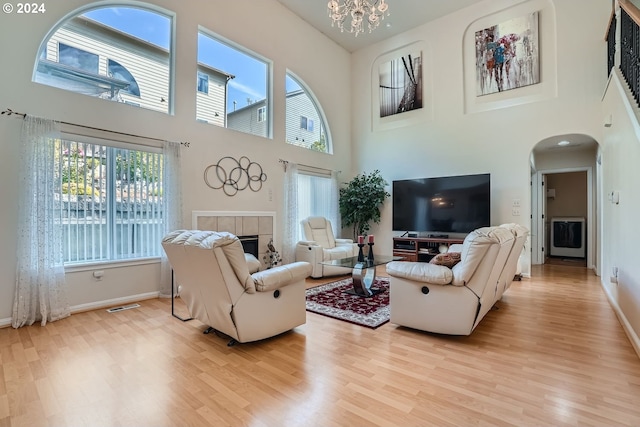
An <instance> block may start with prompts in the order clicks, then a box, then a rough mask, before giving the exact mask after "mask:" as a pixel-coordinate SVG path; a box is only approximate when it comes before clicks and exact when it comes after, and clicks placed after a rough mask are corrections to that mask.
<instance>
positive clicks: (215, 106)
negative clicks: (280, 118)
mask: <svg viewBox="0 0 640 427" xmlns="http://www.w3.org/2000/svg"><path fill="white" fill-rule="evenodd" d="M198 67H204V68H206V69H207V73H208V74H209V96H208V97H207V98H206V99H205V98H199V99H198V100H197V105H196V119H199V120H207V121H208V122H209V123H212V124H215V125H218V126H221V127H227V128H229V129H235V130H238V131H241V132H246V133H250V134H253V135H258V136H263V137H265V138H270V137H271V117H270V116H269V114H270V113H269V109H268V108H266V107H268V106H269V105H270V104H269V103H270V100H269V96H270V88H269V84H268V82H269V81H270V77H269V75H270V73H271V61H269V60H267V59H265V58H263V57H261V56H260V55H258V54H256V53H254V52H251V51H249V50H248V49H246V48H244V47H241V46H239V45H237V44H235V43H233V42H231V41H229V40H226V39H223V38H222V37H220V36H217V35H215V34H214V33H212V32H211V31H209V30H206V29H204V28H201V29H200V32H199V34H198ZM256 107H257V108H256ZM263 108H264V109H263ZM256 110H257V111H256ZM256 113H258V115H257V117H256V116H255V114H256Z"/></svg>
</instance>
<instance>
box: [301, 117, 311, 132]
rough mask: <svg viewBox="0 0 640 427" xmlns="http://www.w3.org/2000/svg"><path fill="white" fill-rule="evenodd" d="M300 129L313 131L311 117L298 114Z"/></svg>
mask: <svg viewBox="0 0 640 427" xmlns="http://www.w3.org/2000/svg"><path fill="white" fill-rule="evenodd" d="M300 129H304V130H306V131H309V132H313V119H310V118H308V117H305V116H300Z"/></svg>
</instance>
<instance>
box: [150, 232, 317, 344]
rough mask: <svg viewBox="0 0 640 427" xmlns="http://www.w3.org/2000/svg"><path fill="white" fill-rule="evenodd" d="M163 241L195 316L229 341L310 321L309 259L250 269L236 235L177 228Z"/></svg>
mask: <svg viewBox="0 0 640 427" xmlns="http://www.w3.org/2000/svg"><path fill="white" fill-rule="evenodd" d="M162 247H163V249H164V251H165V252H166V254H167V258H168V260H169V263H170V264H171V267H172V268H173V271H174V277H175V280H176V282H177V283H178V284H179V285H180V286H181V292H180V297H181V298H182V299H183V300H184V302H185V303H186V305H187V308H188V309H189V313H190V315H191V316H192V317H194V318H196V319H198V320H199V321H201V322H202V323H204V324H205V325H207V326H209V329H207V331H205V332H208V331H209V330H211V329H213V330H215V331H217V332H222V333H223V334H225V335H227V336H229V337H230V338H231V341H230V342H229V345H233V344H234V343H235V342H236V341H237V342H241V343H243V342H250V341H256V340H261V339H264V338H269V337H272V336H275V335H278V334H280V333H282V332H285V331H288V330H290V329H293V328H295V327H296V326H299V325H302V324H304V323H305V322H306V303H305V279H306V278H307V277H308V276H309V274H310V273H311V266H310V265H309V263H306V262H295V263H291V264H285V265H281V266H277V267H274V268H271V269H268V270H263V271H258V272H256V273H253V274H251V273H250V272H249V266H248V265H247V261H246V257H245V254H244V251H243V249H242V245H241V244H240V240H239V239H238V237H237V236H235V235H233V234H231V233H226V232H215V231H199V230H177V231H173V232H171V233H169V234H167V235H166V236H165V237H164V238H163V239H162Z"/></svg>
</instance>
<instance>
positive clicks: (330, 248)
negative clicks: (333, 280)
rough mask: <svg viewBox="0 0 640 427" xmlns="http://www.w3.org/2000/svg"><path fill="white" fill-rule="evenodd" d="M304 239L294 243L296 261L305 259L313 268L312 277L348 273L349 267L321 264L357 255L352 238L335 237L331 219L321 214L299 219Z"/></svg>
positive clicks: (349, 271)
mask: <svg viewBox="0 0 640 427" xmlns="http://www.w3.org/2000/svg"><path fill="white" fill-rule="evenodd" d="M301 225H302V230H303V233H304V238H305V240H301V241H299V242H298V244H297V245H296V252H295V256H296V261H306V262H308V263H310V264H311V266H312V268H313V270H312V271H311V277H313V278H314V279H317V278H320V277H324V276H335V275H339V274H349V273H351V269H349V268H345V267H335V266H332V265H324V264H321V263H322V262H325V261H331V260H334V259H340V258H349V257H354V256H358V245H357V244H356V243H354V242H353V240H352V239H336V238H335V237H334V235H333V229H332V228H331V221H329V220H328V219H326V218H324V217H321V216H312V217H309V218H306V219H304V220H302V221H301Z"/></svg>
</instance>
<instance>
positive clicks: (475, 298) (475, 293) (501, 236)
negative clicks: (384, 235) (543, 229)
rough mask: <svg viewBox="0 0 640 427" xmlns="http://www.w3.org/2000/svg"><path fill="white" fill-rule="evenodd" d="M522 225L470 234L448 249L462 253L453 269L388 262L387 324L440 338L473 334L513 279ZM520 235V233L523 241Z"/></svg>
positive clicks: (485, 229)
mask: <svg viewBox="0 0 640 427" xmlns="http://www.w3.org/2000/svg"><path fill="white" fill-rule="evenodd" d="M520 227H521V226H517V227H515V226H513V227H511V226H510V225H504V226H495V227H484V228H480V229H477V230H474V231H472V232H471V233H469V234H468V235H467V237H466V238H465V240H464V243H463V244H462V245H461V246H458V247H452V248H450V251H452V250H459V251H460V252H461V255H460V262H459V263H458V264H456V265H455V266H453V268H448V267H445V266H442V265H435V264H429V263H421V262H402V261H394V262H391V263H389V264H387V273H388V274H389V276H391V277H390V296H389V298H390V301H389V304H390V321H391V322H392V323H395V324H397V325H401V326H407V327H410V328H414V329H420V330H423V331H428V332H435V333H440V334H449V335H469V334H471V332H472V331H473V330H474V329H475V327H476V326H478V324H479V323H480V321H481V320H482V318H483V317H484V316H485V314H486V313H487V312H488V311H489V310H490V309H491V307H492V306H493V305H494V304H495V303H496V301H497V300H498V299H500V297H501V296H502V293H503V292H504V290H506V289H507V288H508V287H509V285H510V284H511V281H512V280H513V277H514V273H515V271H516V265H517V262H518V257H519V255H520V252H521V251H522V246H520V247H519V249H518V248H516V247H514V244H515V243H516V242H518V244H522V245H524V239H526V233H525V232H524V230H526V228H524V227H523V228H524V230H522V229H521V228H520ZM518 233H524V239H523V238H522V235H521V234H518ZM516 236H517V237H519V238H521V240H518V239H517V237H516Z"/></svg>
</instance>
